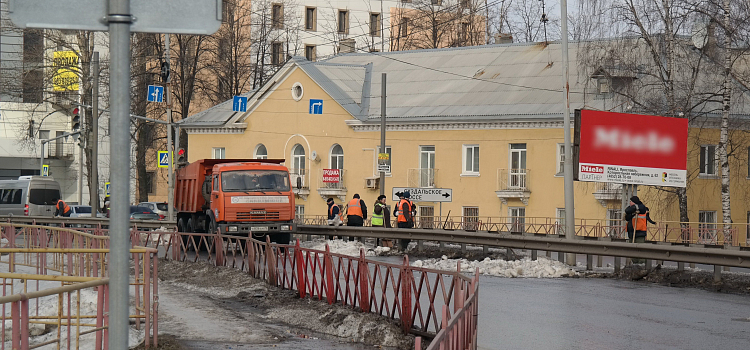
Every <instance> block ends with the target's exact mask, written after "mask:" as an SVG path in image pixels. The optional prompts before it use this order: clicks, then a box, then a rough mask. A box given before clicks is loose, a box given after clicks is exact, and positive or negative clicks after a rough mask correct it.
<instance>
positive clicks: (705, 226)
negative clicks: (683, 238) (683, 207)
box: [698, 210, 716, 234]
mask: <svg viewBox="0 0 750 350" xmlns="http://www.w3.org/2000/svg"><path fill="white" fill-rule="evenodd" d="M698 228H699V229H700V231H701V232H699V234H703V233H706V232H704V231H709V232H707V233H711V234H713V233H715V231H716V211H713V210H711V211H709V210H701V211H699V212H698Z"/></svg>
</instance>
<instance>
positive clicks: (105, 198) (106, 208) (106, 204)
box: [102, 196, 110, 217]
mask: <svg viewBox="0 0 750 350" xmlns="http://www.w3.org/2000/svg"><path fill="white" fill-rule="evenodd" d="M109 202H110V200H109V196H106V197H104V207H102V210H103V211H104V214H105V215H106V216H107V217H109Z"/></svg>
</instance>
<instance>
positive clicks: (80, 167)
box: [73, 109, 88, 205]
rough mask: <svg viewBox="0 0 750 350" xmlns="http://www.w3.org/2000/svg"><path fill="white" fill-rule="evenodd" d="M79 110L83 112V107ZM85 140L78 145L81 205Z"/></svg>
mask: <svg viewBox="0 0 750 350" xmlns="http://www.w3.org/2000/svg"><path fill="white" fill-rule="evenodd" d="M81 112H83V109H82V111H81ZM85 119H86V118H84V120H85ZM83 127H84V128H86V127H88V125H84V126H83ZM84 130H85V129H84ZM84 135H86V133H84ZM85 141H86V140H81V147H78V205H83V148H84V147H86V142H85ZM73 143H75V142H73Z"/></svg>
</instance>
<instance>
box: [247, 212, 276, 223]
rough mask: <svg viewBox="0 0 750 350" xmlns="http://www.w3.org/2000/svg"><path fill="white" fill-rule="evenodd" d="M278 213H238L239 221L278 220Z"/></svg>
mask: <svg viewBox="0 0 750 350" xmlns="http://www.w3.org/2000/svg"><path fill="white" fill-rule="evenodd" d="M279 217H280V216H279V212H278V211H265V212H264V211H249V212H247V211H246V212H237V220H258V221H261V220H278V219H279Z"/></svg>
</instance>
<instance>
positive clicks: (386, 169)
mask: <svg viewBox="0 0 750 350" xmlns="http://www.w3.org/2000/svg"><path fill="white" fill-rule="evenodd" d="M378 172H379V173H381V172H382V173H390V172H391V166H390V165H388V164H378Z"/></svg>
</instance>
